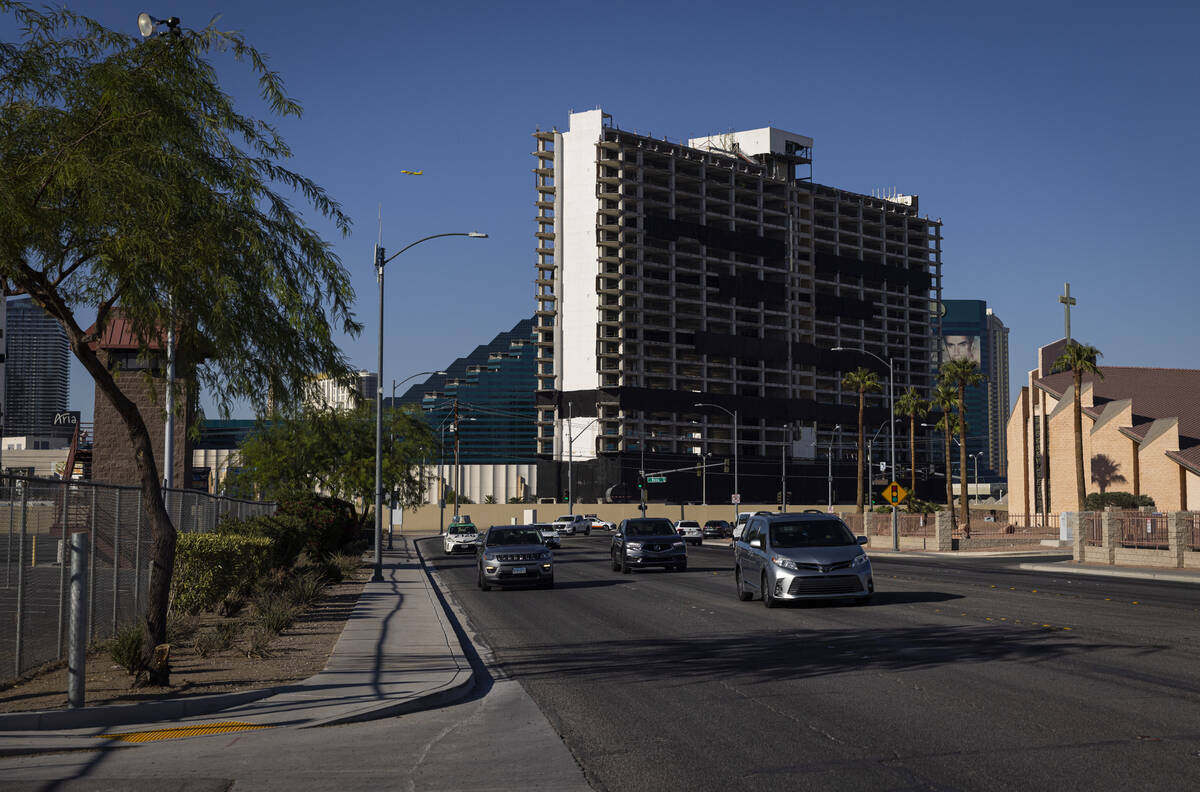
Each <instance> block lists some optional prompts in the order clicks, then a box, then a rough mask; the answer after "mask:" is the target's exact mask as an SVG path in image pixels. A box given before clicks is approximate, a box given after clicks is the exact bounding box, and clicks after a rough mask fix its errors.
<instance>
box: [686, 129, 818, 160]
mask: <svg viewBox="0 0 1200 792" xmlns="http://www.w3.org/2000/svg"><path fill="white" fill-rule="evenodd" d="M732 143H736V144H737V147H738V150H739V151H741V152H742V153H743V154H746V155H748V156H754V155H756V154H784V153H786V152H787V144H788V143H795V144H796V145H798V146H801V147H803V148H810V149H811V148H812V145H813V139H812V138H810V137H806V136H804V135H797V134H795V133H794V132H785V131H784V130H782V129H775V128H774V127H763V128H762V129H748V130H744V131H742V132H725V133H723V134H719V135H707V136H705V137H699V138H691V139H690V140H688V143H687V144H688V146H689V147H690V148H695V149H700V150H701V151H709V150H712V149H716V150H718V151H730V150H731V144H732Z"/></svg>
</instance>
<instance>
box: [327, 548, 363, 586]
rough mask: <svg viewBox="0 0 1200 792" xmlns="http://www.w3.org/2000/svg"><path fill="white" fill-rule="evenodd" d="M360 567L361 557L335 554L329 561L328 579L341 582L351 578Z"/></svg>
mask: <svg viewBox="0 0 1200 792" xmlns="http://www.w3.org/2000/svg"><path fill="white" fill-rule="evenodd" d="M361 566H362V556H361V555H357V554H354V555H352V554H350V553H335V554H334V555H333V556H331V557H330V559H329V564H328V567H329V570H330V571H329V573H328V574H329V577H330V579H331V580H337V581H339V582H340V581H343V580H349V579H350V578H353V577H354V576H355V574H357V573H358V570H359V568H360V567H361Z"/></svg>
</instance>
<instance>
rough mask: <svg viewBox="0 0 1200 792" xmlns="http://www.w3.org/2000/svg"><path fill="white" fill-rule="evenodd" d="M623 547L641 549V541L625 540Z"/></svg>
mask: <svg viewBox="0 0 1200 792" xmlns="http://www.w3.org/2000/svg"><path fill="white" fill-rule="evenodd" d="M625 549H626V550H641V549H642V543H641V542H626V543H625Z"/></svg>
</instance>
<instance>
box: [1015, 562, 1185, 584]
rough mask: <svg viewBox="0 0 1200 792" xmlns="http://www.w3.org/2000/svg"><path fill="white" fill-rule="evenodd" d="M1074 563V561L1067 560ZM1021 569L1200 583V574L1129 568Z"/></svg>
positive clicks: (1046, 566)
mask: <svg viewBox="0 0 1200 792" xmlns="http://www.w3.org/2000/svg"><path fill="white" fill-rule="evenodd" d="M1067 563H1068V564H1069V563H1074V562H1067ZM1020 568H1021V569H1027V570H1031V571H1034V572H1062V573H1064V574H1067V575H1089V576H1091V577H1115V578H1126V579H1130V580H1163V581H1167V582H1170V583H1192V584H1198V583H1200V575H1180V574H1177V573H1174V572H1151V571H1149V570H1145V571H1136V572H1135V571H1133V570H1128V569H1096V568H1093V567H1078V566H1066V565H1063V566H1059V565H1058V564H1020Z"/></svg>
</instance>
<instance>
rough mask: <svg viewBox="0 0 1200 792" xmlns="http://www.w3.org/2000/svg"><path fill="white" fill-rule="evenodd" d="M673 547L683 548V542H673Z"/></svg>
mask: <svg viewBox="0 0 1200 792" xmlns="http://www.w3.org/2000/svg"><path fill="white" fill-rule="evenodd" d="M671 547H683V542H672V543H671Z"/></svg>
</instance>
